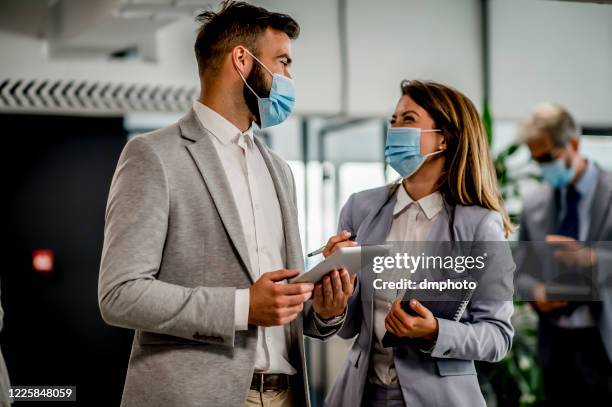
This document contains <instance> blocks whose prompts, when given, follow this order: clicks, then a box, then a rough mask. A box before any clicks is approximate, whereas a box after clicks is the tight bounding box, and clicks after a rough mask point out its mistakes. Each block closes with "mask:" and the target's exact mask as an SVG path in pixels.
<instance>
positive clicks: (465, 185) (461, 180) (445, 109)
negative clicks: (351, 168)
mask: <svg viewBox="0 0 612 407" xmlns="http://www.w3.org/2000/svg"><path fill="white" fill-rule="evenodd" d="M401 89H402V95H403V96H409V97H410V98H411V99H412V100H413V101H414V102H415V103H416V104H417V105H419V106H421V107H422V108H423V109H424V110H425V111H427V113H429V115H430V116H431V118H432V119H433V121H434V123H435V128H437V129H440V130H442V133H441V134H442V135H443V136H444V139H445V141H446V146H447V149H446V150H445V151H444V155H445V157H446V163H445V165H444V172H443V174H442V176H441V177H440V179H439V180H438V191H440V193H441V194H442V196H443V197H444V201H445V202H446V203H447V204H449V205H451V206H454V205H456V204H461V205H466V206H467V205H479V206H482V207H483V208H486V209H490V210H493V211H496V212H498V213H499V214H500V215H501V217H502V221H503V226H504V232H505V235H506V237H508V235H509V234H510V233H511V232H512V224H511V223H510V219H509V218H508V214H507V213H506V209H505V207H504V201H503V198H502V196H501V193H500V190H499V186H498V184H497V176H496V174H495V168H494V166H493V159H492V157H491V152H490V150H489V146H488V144H487V136H486V132H485V129H484V126H483V124H482V121H481V119H480V116H479V115H478V111H477V110H476V108H475V107H474V104H473V103H472V102H471V101H470V99H468V98H467V97H466V96H465V95H464V94H463V93H461V92H459V91H458V90H456V89H454V88H452V87H450V86H445V85H442V84H439V83H436V82H430V81H416V80H411V81H407V80H405V81H402V84H401ZM392 188H393V191H395V188H396V187H392Z"/></svg>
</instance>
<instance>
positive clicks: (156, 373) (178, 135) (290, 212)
mask: <svg viewBox="0 0 612 407" xmlns="http://www.w3.org/2000/svg"><path fill="white" fill-rule="evenodd" d="M211 137H212V136H211V135H210V134H209V133H207V131H206V130H205V129H204V128H203V127H202V125H201V123H200V122H199V120H198V119H197V117H196V115H195V113H194V112H193V110H190V111H189V112H188V113H187V114H186V115H185V116H184V117H183V118H182V119H181V120H179V122H178V123H176V124H173V125H171V126H169V127H167V128H164V129H161V130H158V131H155V132H152V133H149V134H145V135H142V136H139V137H136V138H134V139H132V140H130V141H129V142H128V143H127V145H126V146H125V148H124V150H123V152H122V154H121V157H120V158H119V163H118V164H117V169H116V172H115V175H114V177H113V181H112V185H111V188H110V193H109V197H108V205H107V212H106V226H105V233H104V248H103V252H102V261H101V266H100V278H99V288H98V297H99V305H100V310H101V313H102V317H103V318H104V320H105V321H106V322H107V323H109V324H111V325H116V326H120V327H125V328H131V329H134V330H135V336H134V341H133V345H132V353H131V356H130V361H129V366H128V372H127V378H126V382H125V387H124V391H123V399H122V405H123V406H149V407H150V406H166V407H167V406H181V407H186V406H239V405H243V404H244V401H245V399H246V395H247V393H248V390H249V387H250V383H251V378H252V374H253V369H254V359H255V346H256V341H257V329H256V327H255V326H249V329H248V330H246V331H235V329H234V295H235V290H236V289H237V288H248V287H249V286H250V285H251V284H252V283H253V282H254V280H255V274H254V273H253V269H252V266H251V264H249V256H248V253H247V244H246V241H245V237H244V234H243V231H242V226H241V224H240V218H239V214H238V210H237V207H236V204H235V202H234V198H233V196H232V193H231V190H230V186H229V180H228V179H227V177H226V175H225V172H224V170H223V167H222V164H221V162H220V160H219V157H218V155H217V153H216V150H215V147H214V145H213V144H212V140H211ZM256 145H257V147H258V148H259V149H260V151H261V153H262V155H263V158H264V160H265V162H266V165H267V167H268V169H269V171H270V174H271V176H272V179H273V181H274V186H275V188H276V193H277V196H276V197H271V199H278V201H279V203H280V208H281V213H282V217H283V225H284V235H285V247H286V259H287V260H286V262H287V264H286V267H287V268H291V269H298V270H302V269H303V264H304V263H303V256H302V249H301V243H300V237H299V233H298V220H297V210H296V202H295V187H294V182H293V176H292V174H291V171H290V169H289V166H288V165H287V164H286V163H285V162H284V161H283V160H282V159H281V158H280V157H278V156H276V155H275V154H274V153H272V152H271V151H270V150H268V148H267V147H266V146H265V145H264V144H263V143H262V142H261V141H260V140H258V139H256ZM287 332H288V333H289V334H290V335H289V337H290V342H291V344H290V350H289V352H290V359H291V363H292V364H293V366H294V367H295V368H296V369H297V370H298V373H297V374H296V375H295V376H294V383H293V386H294V390H295V394H296V400H297V401H298V403H300V404H303V405H309V399H308V391H307V382H306V372H305V364H304V346H303V336H302V335H303V332H307V333H308V334H309V335H311V336H314V337H319V338H323V337H326V336H329V335H331V334H333V333H334V331H333V330H332V331H328V332H327V334H323V333H322V332H319V330H318V329H317V326H316V325H315V323H314V319H313V313H312V308H311V306H310V303H307V304H306V306H305V308H304V313H303V318H298V319H297V320H296V321H294V322H293V323H291V324H290V325H289V326H288V327H287Z"/></svg>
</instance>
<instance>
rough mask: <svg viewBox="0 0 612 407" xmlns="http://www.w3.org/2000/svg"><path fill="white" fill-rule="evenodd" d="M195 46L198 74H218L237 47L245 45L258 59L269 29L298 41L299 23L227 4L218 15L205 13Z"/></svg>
mask: <svg viewBox="0 0 612 407" xmlns="http://www.w3.org/2000/svg"><path fill="white" fill-rule="evenodd" d="M196 19H197V21H199V22H200V23H202V25H201V26H200V28H199V30H198V35H197V39H196V42H195V54H196V59H197V61H198V71H199V72H200V75H202V74H203V73H204V72H206V71H211V70H212V71H214V70H216V69H219V68H220V67H221V62H222V59H223V57H224V56H225V55H226V54H227V53H228V52H230V51H231V50H232V49H233V48H234V47H235V46H237V45H243V46H245V47H246V48H248V49H249V51H251V52H252V53H253V54H255V55H258V54H259V50H258V40H259V38H260V36H261V35H262V34H263V33H264V32H265V31H266V29H267V28H272V29H274V30H278V31H282V32H284V33H285V34H287V36H288V37H289V38H290V39H292V40H294V39H296V38H297V37H298V35H299V34H300V26H299V25H298V23H297V22H296V21H295V20H294V19H293V18H291V17H290V16H288V15H286V14H281V13H273V12H270V11H268V10H266V9H265V8H263V7H257V6H253V5H251V4H248V3H245V2H243V1H234V0H226V1H224V2H223V3H221V9H220V10H219V11H218V12H214V11H204V12H202V13H201V14H199V15H198V16H197V18H196Z"/></svg>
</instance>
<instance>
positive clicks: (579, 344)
mask: <svg viewBox="0 0 612 407" xmlns="http://www.w3.org/2000/svg"><path fill="white" fill-rule="evenodd" d="M578 131H579V130H578V128H577V126H576V124H575V122H574V119H573V118H572V117H571V115H570V114H569V113H568V112H567V111H566V110H565V109H563V108H562V107H561V106H558V105H554V104H545V105H542V106H540V107H538V108H537V109H536V110H535V111H534V112H533V114H532V115H531V116H530V117H529V118H528V119H527V120H526V121H525V123H524V124H523V127H522V129H521V136H522V139H523V141H524V142H525V143H526V144H527V146H528V147H529V149H530V151H531V156H532V158H533V159H534V160H535V161H537V162H538V163H539V166H540V168H541V170H542V176H543V178H544V180H545V181H546V183H545V184H544V185H543V186H542V187H541V188H539V189H538V190H537V193H535V194H533V195H532V196H529V197H527V198H526V199H525V201H524V208H523V213H522V215H521V226H520V237H519V240H521V241H531V242H548V243H550V244H552V245H554V247H558V248H559V249H555V250H554V253H553V255H554V256H555V257H556V259H554V260H553V259H552V258H551V259H548V258H547V255H546V253H547V250H548V248H546V247H544V246H547V244H542V245H538V244H537V243H533V244H532V245H531V246H530V249H529V250H520V252H519V255H518V256H517V267H518V268H519V273H520V275H519V278H518V280H517V283H518V286H519V291H520V292H521V293H522V295H523V297H524V298H526V299H531V300H533V303H532V305H533V306H534V308H535V309H536V311H537V312H538V314H539V317H540V318H539V344H538V354H539V362H540V365H541V368H542V372H543V377H544V390H545V396H546V400H547V402H548V403H549V404H550V405H566V404H568V403H570V402H571V401H572V400H573V401H576V402H581V403H584V404H585V405H593V406H595V405H608V406H609V405H611V404H612V364H611V362H610V361H611V360H612V301H611V300H612V297H610V289H609V288H610V283H609V280H610V266H611V265H612V262H611V258H612V257H611V255H610V250H609V249H610V248H609V247H607V246H608V245H609V244H610V241H612V211H610V205H611V204H612V174H611V173H609V172H606V171H603V170H601V169H600V168H599V167H598V166H597V165H596V164H594V163H593V162H591V161H588V160H587V159H586V158H584V157H581V156H580V153H579V137H578V134H579V133H578ZM525 246H526V245H525ZM535 246H537V247H535ZM541 246H542V247H541ZM523 248H525V247H524V246H523ZM534 250H535V251H536V252H534ZM565 269H567V270H574V272H573V273H566V274H565V275H563V274H561V275H560V277H559V278H557V280H559V281H562V282H563V279H565V283H564V284H565V285H567V284H568V283H569V280H567V277H570V278H572V280H571V284H572V285H575V284H576V283H579V279H578V280H577V278H579V277H580V274H578V273H577V271H576V270H587V271H588V273H587V274H589V275H590V277H589V280H590V281H591V282H590V284H591V285H592V286H593V287H595V291H596V296H595V295H594V296H593V297H589V298H588V300H587V301H566V300H567V299H569V298H567V297H561V298H560V297H553V291H552V290H551V286H550V285H547V283H548V282H549V280H550V279H551V278H552V277H553V274H559V272H558V270H565ZM535 270H537V273H534V271H535ZM583 274H584V273H583ZM606 280H608V282H606ZM590 299H595V300H598V301H590Z"/></svg>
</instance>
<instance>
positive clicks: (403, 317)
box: [385, 299, 438, 340]
mask: <svg viewBox="0 0 612 407" xmlns="http://www.w3.org/2000/svg"><path fill="white" fill-rule="evenodd" d="M410 308H412V309H413V310H414V311H415V312H416V313H417V314H418V315H416V316H413V315H408V314H407V313H406V312H404V310H403V309H402V307H401V306H400V301H399V300H395V301H393V305H391V309H390V310H389V313H388V314H387V317H386V318H385V328H387V330H388V331H389V332H391V333H392V334H393V335H395V336H397V337H409V338H425V339H429V340H436V339H437V338H438V320H437V319H436V318H435V317H434V316H433V314H432V313H431V311H430V310H428V309H427V308H425V306H424V305H422V304H421V303H420V302H418V301H417V300H414V299H412V300H410Z"/></svg>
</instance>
